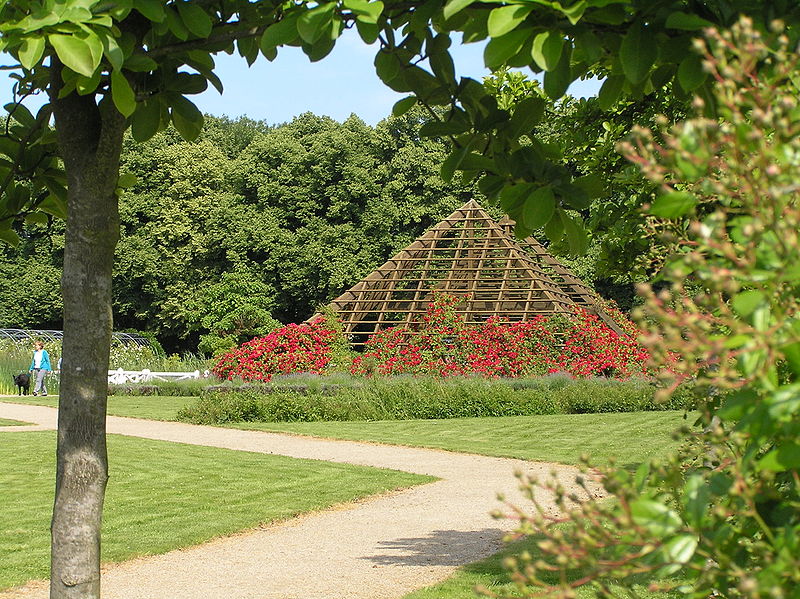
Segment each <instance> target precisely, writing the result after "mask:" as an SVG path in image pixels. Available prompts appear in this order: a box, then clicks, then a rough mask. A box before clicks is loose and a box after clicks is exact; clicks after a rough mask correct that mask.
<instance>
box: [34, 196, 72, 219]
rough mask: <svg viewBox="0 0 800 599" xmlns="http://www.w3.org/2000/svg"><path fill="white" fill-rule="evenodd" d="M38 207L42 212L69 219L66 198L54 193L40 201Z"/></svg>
mask: <svg viewBox="0 0 800 599" xmlns="http://www.w3.org/2000/svg"><path fill="white" fill-rule="evenodd" d="M38 208H39V210H41V211H42V212H46V213H47V214H52V215H53V216H55V217H56V218H60V219H61V220H67V201H66V199H64V198H59V197H58V196H56V195H54V194H50V195H48V196H47V197H46V198H45V199H44V200H42V201H41V202H39V206H38Z"/></svg>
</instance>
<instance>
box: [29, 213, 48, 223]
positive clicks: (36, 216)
mask: <svg viewBox="0 0 800 599" xmlns="http://www.w3.org/2000/svg"><path fill="white" fill-rule="evenodd" d="M49 222H50V219H49V218H48V217H47V215H46V214H44V213H42V212H31V213H30V214H26V215H25V223H26V224H31V225H46V224H48V223H49Z"/></svg>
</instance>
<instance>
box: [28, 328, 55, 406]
mask: <svg viewBox="0 0 800 599" xmlns="http://www.w3.org/2000/svg"><path fill="white" fill-rule="evenodd" d="M52 369H53V367H52V366H50V354H48V353H47V350H46V349H45V348H44V343H42V342H41V341H35V342H34V343H33V359H32V360H31V367H30V369H29V370H30V371H31V374H33V378H34V380H35V381H36V384H35V385H34V387H33V394H34V395H39V393H41V394H42V396H46V395H47V386H46V385H45V384H44V377H45V375H46V374H47V373H48V372H50V371H51V370H52Z"/></svg>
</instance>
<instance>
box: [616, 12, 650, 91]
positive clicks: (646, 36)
mask: <svg viewBox="0 0 800 599" xmlns="http://www.w3.org/2000/svg"><path fill="white" fill-rule="evenodd" d="M619 58H620V61H621V62H622V72H623V73H625V78H626V79H627V80H628V81H630V82H631V83H633V84H634V85H635V84H638V83H641V82H642V81H644V80H645V78H646V77H647V74H648V73H649V72H650V67H652V66H653V64H655V62H656V58H658V44H657V43H656V41H655V40H654V39H653V33H652V32H651V31H649V30H648V29H647V28H646V27H645V26H644V25H643V24H642V23H637V24H636V25H633V26H631V27H630V29H628V33H626V34H625V37H624V38H622V44H621V45H620V48H619Z"/></svg>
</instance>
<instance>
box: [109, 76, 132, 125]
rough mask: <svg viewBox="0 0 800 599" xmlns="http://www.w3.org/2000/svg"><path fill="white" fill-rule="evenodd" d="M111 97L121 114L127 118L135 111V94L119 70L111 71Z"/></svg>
mask: <svg viewBox="0 0 800 599" xmlns="http://www.w3.org/2000/svg"><path fill="white" fill-rule="evenodd" d="M111 97H112V99H113V100H114V106H116V107H117V110H119V112H120V114H122V116H124V117H126V118H127V117H129V116H131V115H132V114H133V113H134V112H135V111H136V94H134V93H133V89H132V88H131V84H130V83H128V80H127V79H126V78H125V75H123V74H122V72H121V71H112V72H111Z"/></svg>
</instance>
